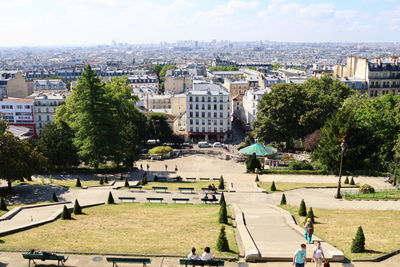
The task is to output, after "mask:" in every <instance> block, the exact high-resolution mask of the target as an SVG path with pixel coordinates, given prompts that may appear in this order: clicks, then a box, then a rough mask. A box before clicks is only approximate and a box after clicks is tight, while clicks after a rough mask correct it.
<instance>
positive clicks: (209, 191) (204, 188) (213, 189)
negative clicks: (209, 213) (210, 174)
mask: <svg viewBox="0 0 400 267" xmlns="http://www.w3.org/2000/svg"><path fill="white" fill-rule="evenodd" d="M201 191H203V192H206V193H213V192H215V191H217V189H216V188H208V187H203V188H202V189H201Z"/></svg>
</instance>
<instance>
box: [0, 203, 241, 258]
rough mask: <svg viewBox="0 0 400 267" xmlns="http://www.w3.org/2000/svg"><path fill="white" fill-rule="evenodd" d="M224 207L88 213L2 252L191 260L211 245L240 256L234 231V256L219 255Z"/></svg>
mask: <svg viewBox="0 0 400 267" xmlns="http://www.w3.org/2000/svg"><path fill="white" fill-rule="evenodd" d="M218 210H219V206H217V205H216V206H213V205H184V204H136V203H132V204H131V203H124V204H118V205H103V206H97V207H92V208H87V209H84V212H85V215H79V216H76V215H73V217H74V220H69V221H63V220H57V221H56V222H53V223H50V224H46V225H43V226H40V227H37V228H33V229H30V230H27V231H24V232H20V233H16V234H13V235H9V236H5V237H2V238H1V239H2V241H3V243H2V245H1V246H2V248H3V249H22V250H29V249H32V248H34V249H40V250H53V251H55V250H57V251H81V252H89V251H90V252H99V253H100V252H110V253H111V252H112V253H143V254H174V255H187V254H188V253H189V251H190V249H191V248H192V247H196V248H197V250H198V252H199V253H201V251H202V249H203V248H204V247H205V246H210V247H211V248H212V252H213V253H214V254H215V255H217V256H229V257H237V254H238V249H237V245H236V241H235V237H234V230H233V228H232V227H231V226H227V227H226V232H227V237H228V240H229V245H230V248H231V250H232V251H231V252H228V253H218V252H217V251H216V250H215V244H216V239H217V236H218V234H219V230H220V227H221V225H220V224H219V223H218V222H217V221H218Z"/></svg>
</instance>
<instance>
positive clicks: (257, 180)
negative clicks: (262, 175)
mask: <svg viewBox="0 0 400 267" xmlns="http://www.w3.org/2000/svg"><path fill="white" fill-rule="evenodd" d="M259 181H260V179H258V174H257V175H256V183H257V182H259Z"/></svg>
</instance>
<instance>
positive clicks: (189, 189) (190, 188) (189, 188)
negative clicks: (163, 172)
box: [178, 187, 194, 193]
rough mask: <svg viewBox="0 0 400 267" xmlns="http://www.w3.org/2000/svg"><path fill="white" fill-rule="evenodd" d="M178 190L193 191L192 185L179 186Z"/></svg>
mask: <svg viewBox="0 0 400 267" xmlns="http://www.w3.org/2000/svg"><path fill="white" fill-rule="evenodd" d="M178 190H179V191H180V192H181V193H182V191H190V193H193V191H194V187H179V188H178Z"/></svg>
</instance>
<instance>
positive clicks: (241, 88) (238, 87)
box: [224, 79, 249, 97]
mask: <svg viewBox="0 0 400 267" xmlns="http://www.w3.org/2000/svg"><path fill="white" fill-rule="evenodd" d="M224 87H225V88H226V89H228V92H229V94H230V95H231V97H234V96H236V95H244V93H245V92H246V91H247V90H249V82H248V81H246V80H230V79H225V80H224Z"/></svg>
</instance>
